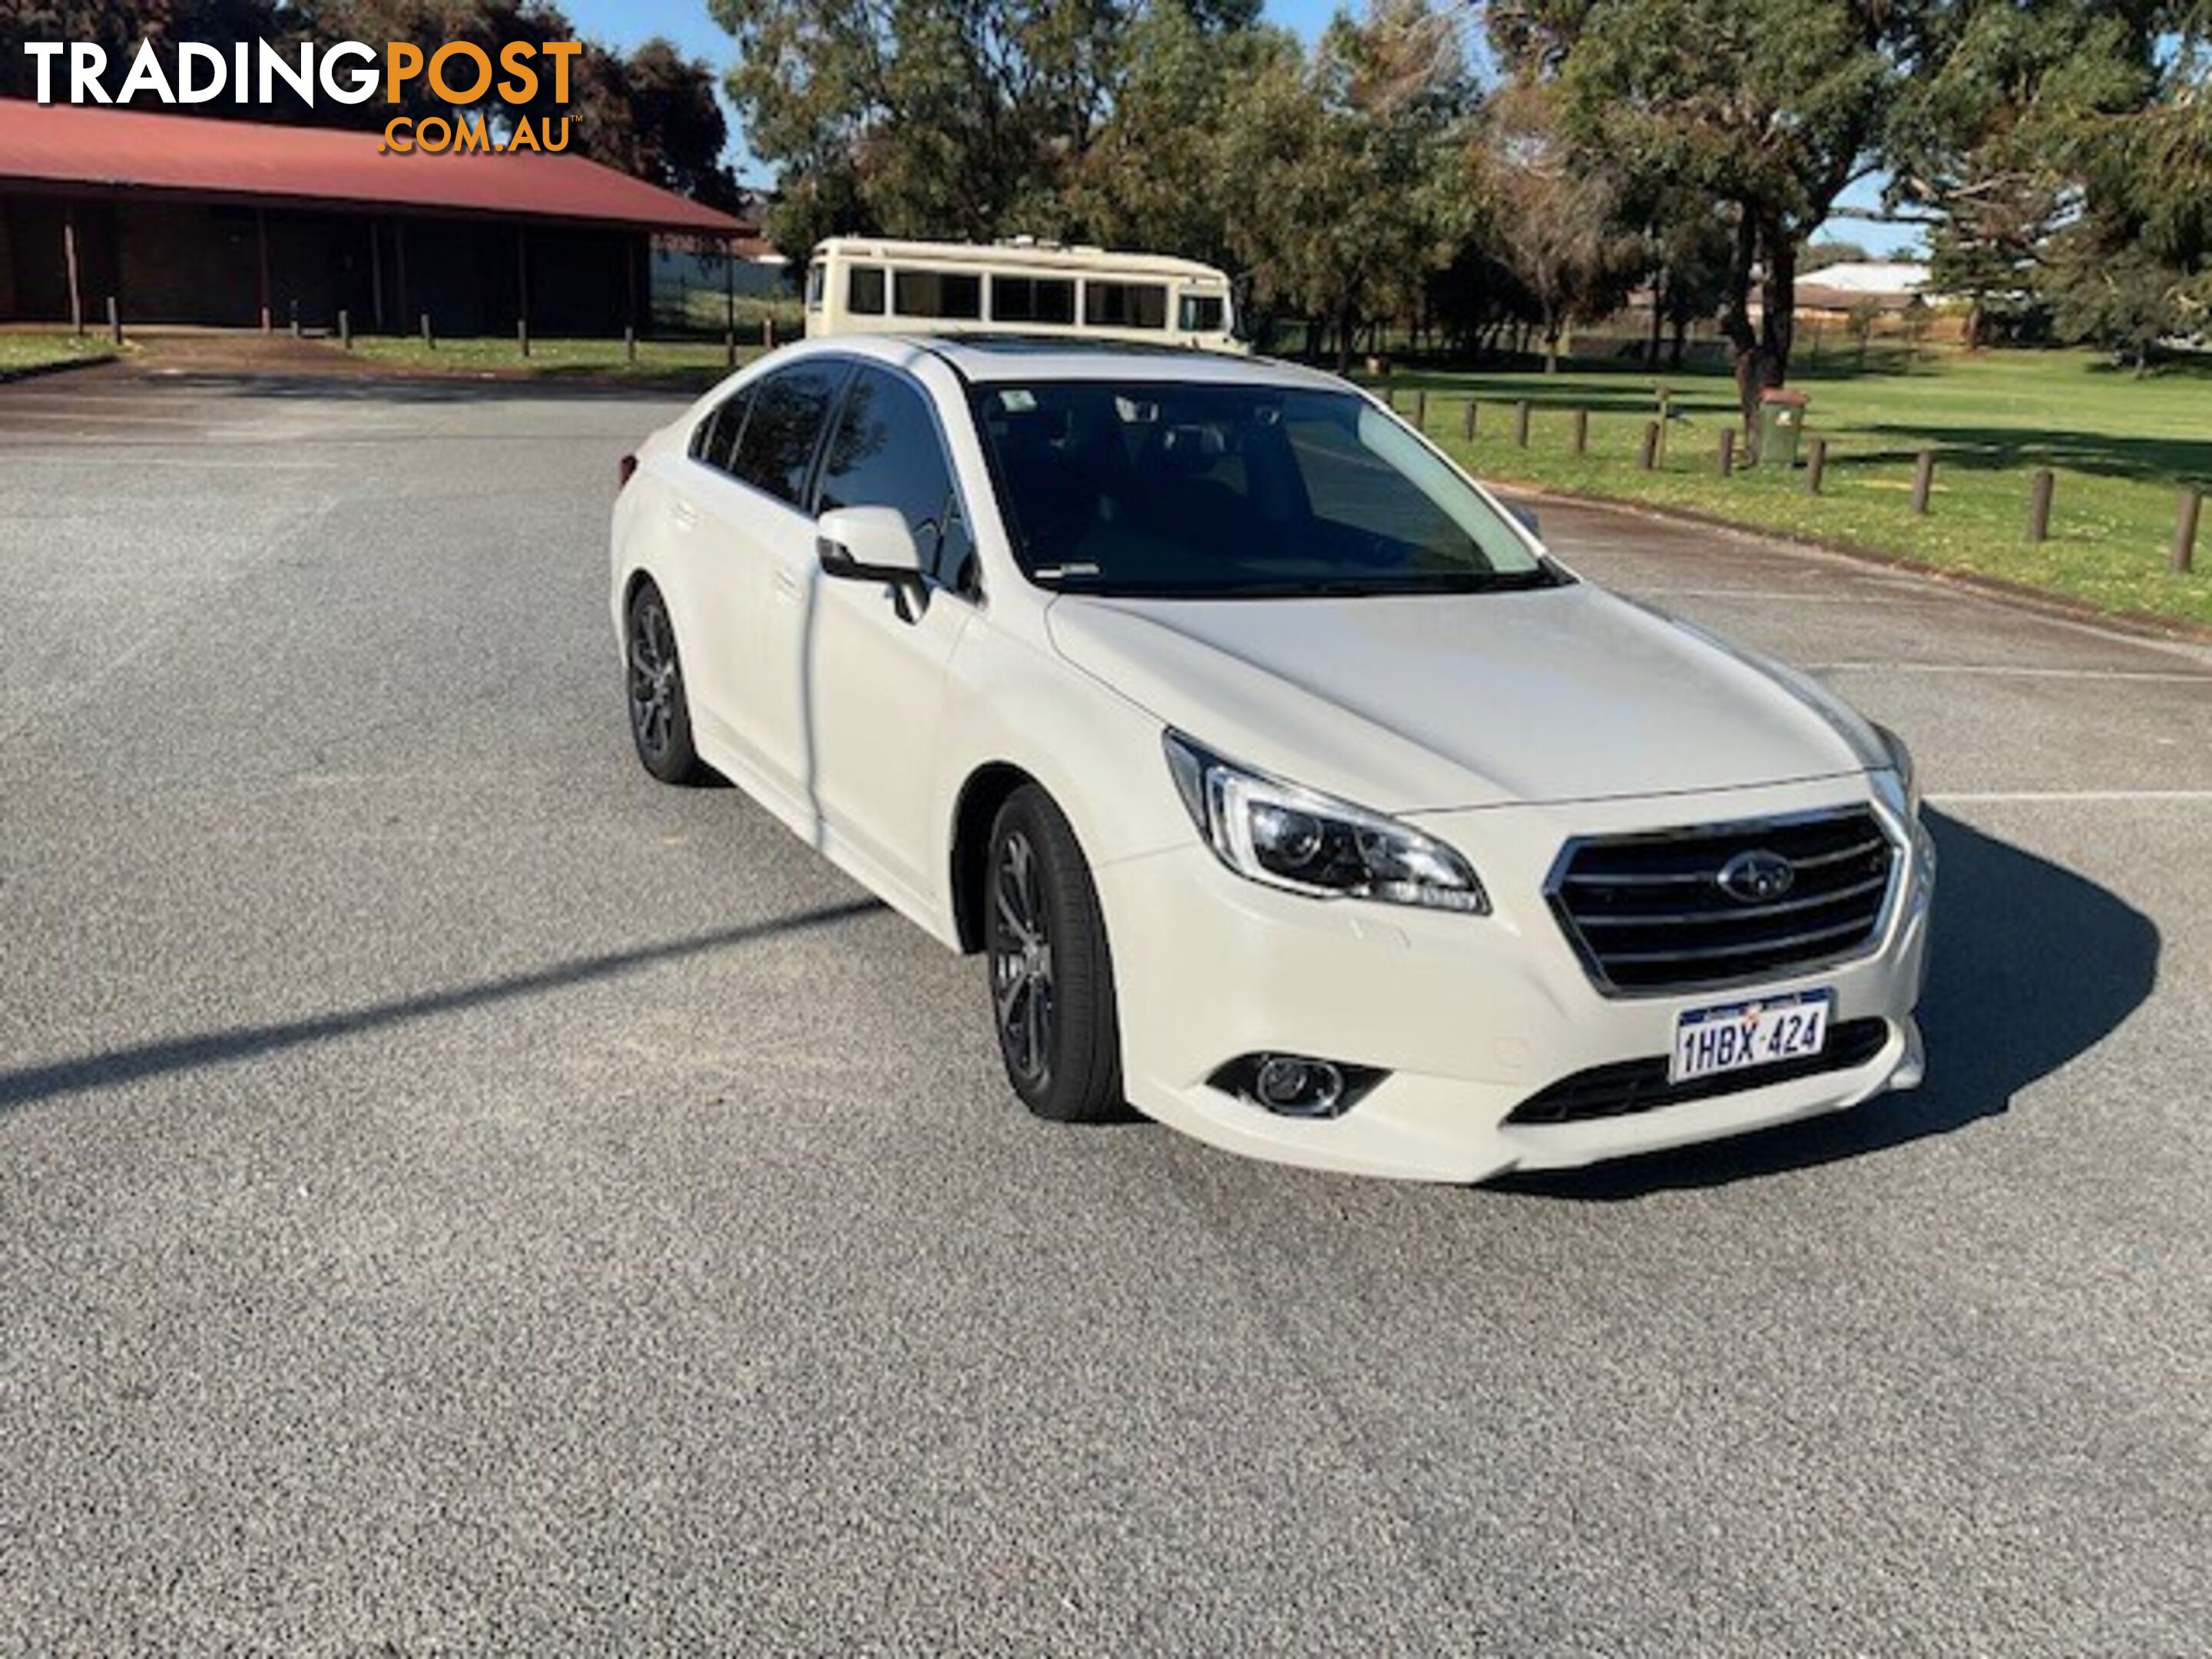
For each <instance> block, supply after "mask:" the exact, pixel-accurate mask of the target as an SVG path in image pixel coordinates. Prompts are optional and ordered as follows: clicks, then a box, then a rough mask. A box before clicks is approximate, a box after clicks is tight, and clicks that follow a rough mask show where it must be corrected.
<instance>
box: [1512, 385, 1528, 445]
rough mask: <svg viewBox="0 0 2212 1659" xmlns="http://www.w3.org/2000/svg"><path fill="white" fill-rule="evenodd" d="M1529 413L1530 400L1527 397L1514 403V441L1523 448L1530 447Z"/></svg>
mask: <svg viewBox="0 0 2212 1659" xmlns="http://www.w3.org/2000/svg"><path fill="white" fill-rule="evenodd" d="M1529 413H1530V410H1529V405H1528V399H1527V398H1522V400H1521V401H1520V402H1519V403H1517V404H1514V405H1513V441H1514V442H1515V443H1516V444H1517V445H1519V446H1520V447H1522V449H1526V448H1528V416H1529Z"/></svg>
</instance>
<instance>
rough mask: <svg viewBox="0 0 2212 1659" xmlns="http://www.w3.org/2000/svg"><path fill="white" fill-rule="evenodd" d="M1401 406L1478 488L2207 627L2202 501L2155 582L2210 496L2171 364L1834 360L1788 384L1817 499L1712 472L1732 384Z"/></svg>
mask: <svg viewBox="0 0 2212 1659" xmlns="http://www.w3.org/2000/svg"><path fill="white" fill-rule="evenodd" d="M1794 384H1796V386H1798V387H1799V388H1800V389H1801V390H1802V391H1804V392H1808V394H1809V395H1810V397H1811V399H1812V404H1811V407H1810V409H1809V410H1808V419H1807V435H1808V440H1809V439H1810V438H1811V437H1814V436H1818V437H1822V438H1825V439H1826V441H1827V444H1828V466H1827V474H1826V481H1825V487H1824V489H1823V493H1822V494H1821V495H1819V496H1818V497H1814V496H1810V495H1806V494H1805V493H1804V488H1803V475H1802V471H1800V472H1798V473H1796V474H1794V475H1784V474H1783V473H1781V472H1780V471H1778V469H1774V468H1760V469H1757V470H1754V471H1746V472H1741V473H1739V474H1738V475H1737V476H1735V477H1731V478H1723V477H1719V476H1718V473H1717V466H1716V464H1715V451H1716V448H1717V443H1718V440H1719V434H1720V432H1721V430H1722V429H1723V427H1725V426H1728V425H1729V424H1731V423H1732V422H1734V419H1735V388H1734V386H1733V385H1732V384H1731V383H1730V382H1729V380H1727V379H1726V378H1725V377H1724V376H1723V375H1721V374H1711V373H1708V374H1699V373H1695V372H1690V373H1673V374H1668V373H1660V374H1654V373H1653V372H1652V371H1651V370H1649V369H1645V368H1640V367H1631V366H1626V365H1624V366H1620V367H1613V366H1607V367H1603V368H1595V367H1591V366H1589V365H1578V366H1577V368H1576V369H1575V370H1574V371H1573V372H1569V373H1563V374H1558V375H1551V376H1547V375H1544V374H1443V373H1436V374H1430V373H1422V372H1418V371H1414V372H1406V373H1400V374H1393V375H1392V376H1391V377H1390V380H1389V386H1390V389H1391V392H1392V393H1393V395H1394V397H1395V399H1396V401H1397V403H1398V405H1399V407H1400V408H1401V410H1407V411H1410V410H1411V409H1412V407H1413V398H1412V394H1413V392H1414V390H1415V389H1417V388H1419V389H1425V390H1426V392H1428V424H1429V430H1430V432H1431V435H1435V436H1436V437H1437V438H1438V439H1439V440H1440V441H1443V443H1444V444H1445V446H1446V447H1448V448H1449V449H1450V450H1452V451H1453V453H1455V454H1457V455H1458V456H1459V457H1460V459H1462V461H1465V462H1466V463H1468V465H1470V466H1471V467H1472V469H1473V470H1474V471H1475V472H1476V473H1477V475H1478V476H1480V477H1485V478H1490V479H1496V480H1498V481H1500V482H1506V483H1529V484H1535V485H1540V486H1545V487H1548V488H1552V489H1562V490H1572V491H1577V492H1580V493H1583V494H1587V495H1606V496H1613V497H1617V498H1620V499H1623V500H1628V501H1644V502H1649V503H1651V504H1653V505H1655V506H1659V507H1679V508H1686V509H1689V510H1692V511H1695V512H1699V513H1710V514H1712V515H1714V516H1716V517H1719V518H1723V519H1727V520H1730V521H1732V522H1737V523H1741V524H1745V525H1748V526H1754V527H1758V528H1762V529H1772V530H1778V531H1784V532H1790V533H1791V534H1796V535H1802V536H1808V537H1814V538H1820V539H1822V540H1826V541H1830V542H1835V543H1839V544H1848V545H1851V546H1856V547H1862V548H1865V549H1869V550H1873V551H1875V552H1879V553H1885V554H1889V555H1892V556H1899V557H1902V558H1905V559H1909V560H1911V561H1913V562H1917V563H1921V564H1926V565H1930V566H1934V567H1937V568H1952V569H1960V570H1970V571H1975V572H1978V573H1980V574H1984V575H1990V576H1997V577H2002V578H2004V579H2006V580H2011V581H2015V582H2024V583H2027V584H2030V585H2032V586H2036V587H2039V588H2045V589H2047V590H2049V591H2051V592H2055V593H2061V594H2064V595H2067V596H2069V597H2071V598H2074V599H2081V600H2086V601H2087V602H2088V603H2090V604H2092V605H2096V606H2098V607H2100V608H2101V609H2104V610H2107V611H2122V612H2126V611H2132V612H2137V613H2142V614H2145V615H2149V616H2155V617H2176V618H2182V619H2185V620H2189V621H2193V622H2198V623H2212V506H2208V507H2207V509H2206V514H2205V517H2206V523H2205V524H2204V526H2203V529H2202V530H2201V531H2200V532H2199V536H2198V542H2197V568H2196V570H2195V572H2194V573H2193V574H2190V575H2187V576H2181V575H2177V574H2173V573H2172V571H2170V570H2169V569H2168V568H2167V557H2168V554H2169V551H2170V550H2171V547H2172V539H2173V531H2174V520H2175V517H2176V511H2177V507H2178V504H2179V495H2180V492H2181V489H2182V488H2183V487H2184V486H2185V485H2188V486H2192V487H2195V488H2197V489H2204V490H2207V491H2208V492H2212V372H2207V371H2205V370H2202V369H2197V368H2186V367H2180V368H2168V369H2166V371H2164V372H2162V373H2160V374H2156V375H2154V376H2153V377H2151V378H2150V379H2148V380H2141V381H2138V380H2134V379H2133V378H2131V377H2130V375H2129V374H2127V373H2126V372H2124V371H2119V370H2115V369H2112V368H2110V367H2108V366H2107V364H2106V362H2104V360H2102V359H2100V358H2098V357H2095V356H2091V355H2089V354H2087V353H2082V352H2057V351H2051V352H1991V353H1988V354H1984V355H1980V356H1966V355H1963V354H1959V353H1949V354H1945V355H1941V356H1934V355H1931V356H1923V357H1922V358H1921V359H1919V360H1918V361H1912V360H1910V359H1908V358H1907V357H1906V356H1905V354H1904V353H1903V352H1902V351H1901V350H1892V351H1889V352H1884V351H1882V350H1881V349H1877V350H1876V352H1875V356H1874V358H1873V361H1872V362H1871V363H1870V364H1869V368H1867V369H1865V370H1863V371H1862V370H1860V369H1858V368H1857V366H1856V364H1855V362H1853V359H1852V356H1851V354H1850V353H1849V352H1848V351H1847V352H1846V353H1844V355H1843V356H1840V357H1839V356H1838V355H1837V354H1835V353H1834V352H1832V351H1831V352H1830V353H1828V354H1827V355H1826V360H1825V362H1823V363H1822V364H1821V365H1820V367H1819V368H1809V367H1806V366H1802V365H1801V369H1800V372H1799V374H1797V375H1796V378H1795V380H1794ZM1661 385H1664V386H1668V388H1670V389H1671V390H1672V392H1673V393H1674V398H1673V408H1674V413H1675V415H1676V416H1677V417H1678V418H1676V419H1675V420H1674V421H1673V422H1669V424H1668V431H1667V441H1666V453H1665V459H1664V460H1663V462H1662V465H1660V466H1659V467H1658V468H1657V469H1656V471H1651V472H1644V471H1641V470H1640V469H1639V468H1638V465H1637V457H1638V449H1639V447H1641V443H1642V439H1643V433H1644V425H1645V423H1646V422H1649V421H1650V419H1651V418H1652V416H1653V413H1654V410H1655V408H1656V396H1655V389H1656V387H1657V386H1661ZM1469 397H1473V398H1475V399H1476V400H1477V401H1478V402H1479V403H1480V404H1481V409H1480V416H1479V430H1478V435H1477V437H1476V439H1475V441H1474V443H1472V444H1471V445H1470V444H1467V443H1464V442H1462V441H1461V439H1460V436H1459V434H1460V432H1461V424H1460V423H1461V421H1462V415H1463V410H1464V406H1465V404H1466V401H1467V399H1468V398H1469ZM1524 398H1525V399H1527V400H1528V402H1529V403H1530V404H1532V405H1534V415H1533V420H1532V429H1531V434H1530V438H1529V444H1528V448H1526V449H1525V450H1524V449H1522V448H1519V447H1516V445H1515V443H1514V441H1513V428H1514V415H1513V410H1512V407H1511V405H1512V404H1514V403H1515V402H1516V401H1518V400H1521V399H1524ZM1578 407H1579V408H1583V409H1587V410H1589V411H1590V422H1589V453H1587V454H1584V455H1579V456H1578V455H1576V454H1575V453H1572V445H1571V433H1572V425H1571V422H1572V416H1571V410H1574V409H1576V408H1578ZM1922 449H1931V450H1933V451H1934V452H1935V453H1936V488H1935V494H1934V498H1933V501H1932V504H1931V507H1930V511H1929V514H1928V516H1926V517H1925V518H1922V517H1918V516H1916V515H1915V514H1914V513H1913V512H1912V507H1911V495H1912V474H1913V464H1914V459H1915V457H1916V455H1917V453H1918V452H1919V451H1921V450H1922ZM2045 466H2047V467H2049V468H2051V470H2052V471H2053V472H2054V473H2055V474H2056V475H2057V489H2056V495H2055V504H2054V510H2053V513H2052V520H2051V539H2050V540H2049V541H2047V542H2045V543H2044V544H2041V545H2039V546H2029V545H2027V544H2026V542H2025V541H2024V539H2023V536H2022V529H2023V526H2024V524H2025V521H2026V518H2027V495H2028V481H2029V477H2030V475H2031V474H2032V473H2033V471H2034V470H2035V469H2036V468H2038V467H2045Z"/></svg>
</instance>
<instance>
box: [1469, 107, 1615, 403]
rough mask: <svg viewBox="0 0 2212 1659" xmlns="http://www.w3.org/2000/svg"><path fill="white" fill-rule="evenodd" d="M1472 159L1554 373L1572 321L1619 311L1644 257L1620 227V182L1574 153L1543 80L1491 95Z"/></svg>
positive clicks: (1496, 242) (1496, 241)
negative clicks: (1564, 333) (1563, 336)
mask: <svg viewBox="0 0 2212 1659" xmlns="http://www.w3.org/2000/svg"><path fill="white" fill-rule="evenodd" d="M1468 161H1469V167H1470V170H1471V172H1472V173H1473V175H1474V191H1475V196H1476V199H1477V200H1478V201H1479V202H1480V203H1481V204H1482V205H1483V206H1484V208H1485V209H1486V210H1487V213H1488V216H1489V220H1490V223H1491V225H1492V235H1491V238H1490V240H1491V244H1492V249H1493V251H1494V252H1493V257H1494V258H1496V259H1497V260H1498V263H1499V264H1502V265H1504V267H1505V268H1506V269H1507V270H1510V272H1512V274H1513V275H1514V276H1515V277H1516V279H1517V280H1518V281H1519V283H1520V284H1521V286H1522V289H1524V290H1525V291H1526V293H1527V295H1528V298H1529V300H1530V301H1531V302H1532V303H1533V305H1534V307H1535V312H1536V321H1537V324H1538V325H1539V327H1540V329H1541V333H1542V338H1543V342H1544V372H1545V373H1546V374H1558V373H1559V337H1560V334H1561V332H1562V331H1563V330H1564V329H1565V325H1567V323H1569V322H1570V321H1580V320H1583V319H1589V318H1591V317H1595V316H1601V315H1603V314H1605V313H1608V312H1610V311H1612V310H1613V309H1615V308H1616V307H1618V306H1619V304H1620V301H1621V300H1622V298H1623V297H1624V296H1625V295H1626V289H1627V288H1628V284H1629V283H1630V281H1631V280H1632V278H1633V277H1634V276H1635V275H1636V274H1637V271H1638V266H1639V264H1640V263H1641V260H1640V258H1639V256H1640V254H1641V252H1642V249H1641V248H1640V246H1639V245H1638V242H1637V241H1636V240H1635V239H1634V238H1633V237H1632V236H1631V235H1628V234H1624V232H1623V231H1622V230H1621V229H1620V224H1619V220H1618V217H1617V215H1618V213H1619V210H1620V206H1621V195H1622V192H1621V190H1620V185H1619V184H1618V183H1617V182H1616V181H1615V180H1614V179H1612V178H1611V177H1609V176H1608V175H1607V174H1606V173H1603V172H1601V171H1600V170H1599V169H1597V168H1595V167H1590V166H1589V165H1587V164H1586V163H1583V162H1578V161H1577V158H1575V157H1573V156H1571V155H1570V154H1569V151H1568V147H1567V144H1566V142H1565V137H1564V136H1563V135H1562V133H1561V132H1560V130H1559V110H1558V94H1557V93H1556V91H1555V89H1554V88H1551V87H1549V86H1547V85H1543V84H1540V83H1528V84H1524V85H1521V86H1516V87H1510V88H1506V89H1505V90H1504V91H1502V92H1500V93H1499V94H1498V95H1497V96H1496V97H1495V98H1493V99H1492V100H1491V101H1490V103H1489V105H1488V106H1487V107H1486V109H1485V110H1484V112H1483V124H1482V131H1481V136H1480V137H1479V138H1478V139H1477V141H1476V142H1475V143H1474V146H1473V147H1472V149H1470V151H1469V156H1468Z"/></svg>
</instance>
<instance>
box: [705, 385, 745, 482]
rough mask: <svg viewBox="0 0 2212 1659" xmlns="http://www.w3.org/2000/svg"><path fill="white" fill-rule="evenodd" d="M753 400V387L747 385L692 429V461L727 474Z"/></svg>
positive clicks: (726, 399)
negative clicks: (746, 414)
mask: <svg viewBox="0 0 2212 1659" xmlns="http://www.w3.org/2000/svg"><path fill="white" fill-rule="evenodd" d="M752 400H753V389H752V387H750V386H744V387H741V388H739V389H738V391H736V392H732V393H731V394H730V395H729V396H728V397H726V398H723V399H722V401H721V402H720V403H719V404H716V405H715V406H714V413H713V414H711V415H709V416H707V418H706V419H705V420H703V421H702V422H699V424H698V425H697V426H696V428H693V429H692V433H691V459H693V460H695V461H703V462H705V463H706V464H707V465H708V466H711V467H713V468H714V470H715V471H718V472H727V471H729V470H730V460H731V458H732V456H733V455H734V454H735V453H737V447H738V434H739V433H741V432H743V431H744V429H745V410H747V408H749V407H750V405H751V403H752Z"/></svg>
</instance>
